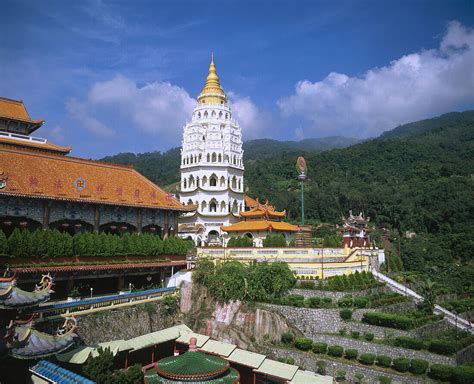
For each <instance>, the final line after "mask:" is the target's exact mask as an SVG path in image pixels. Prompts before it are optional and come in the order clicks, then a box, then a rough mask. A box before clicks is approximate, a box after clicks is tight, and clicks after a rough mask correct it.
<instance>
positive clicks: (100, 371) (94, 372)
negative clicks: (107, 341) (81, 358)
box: [82, 348, 114, 383]
mask: <svg viewBox="0 0 474 384" xmlns="http://www.w3.org/2000/svg"><path fill="white" fill-rule="evenodd" d="M97 352H98V355H97V356H96V357H92V358H89V359H88V360H87V363H86V364H85V365H84V366H83V367H82V373H83V374H84V375H85V376H87V377H88V378H89V379H91V380H93V381H95V382H97V383H108V382H109V380H110V376H111V375H112V373H113V370H114V355H113V354H112V352H111V351H110V348H106V349H102V348H99V349H98V350H97Z"/></svg>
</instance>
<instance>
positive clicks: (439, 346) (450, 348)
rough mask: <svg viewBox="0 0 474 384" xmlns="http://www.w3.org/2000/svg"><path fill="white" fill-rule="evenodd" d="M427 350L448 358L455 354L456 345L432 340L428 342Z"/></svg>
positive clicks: (450, 342) (451, 342)
mask: <svg viewBox="0 0 474 384" xmlns="http://www.w3.org/2000/svg"><path fill="white" fill-rule="evenodd" d="M428 350H429V351H430V352H434V353H438V354H440V355H446V356H449V355H452V354H453V353H455V352H456V343H455V342H454V341H450V340H437V339H433V340H430V344H429V347H428Z"/></svg>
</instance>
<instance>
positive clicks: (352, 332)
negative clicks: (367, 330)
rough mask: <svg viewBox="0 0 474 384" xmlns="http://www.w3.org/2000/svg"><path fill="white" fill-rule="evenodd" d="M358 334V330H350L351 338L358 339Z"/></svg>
mask: <svg viewBox="0 0 474 384" xmlns="http://www.w3.org/2000/svg"><path fill="white" fill-rule="evenodd" d="M359 336H360V332H358V331H351V337H352V338H353V339H358V338H359Z"/></svg>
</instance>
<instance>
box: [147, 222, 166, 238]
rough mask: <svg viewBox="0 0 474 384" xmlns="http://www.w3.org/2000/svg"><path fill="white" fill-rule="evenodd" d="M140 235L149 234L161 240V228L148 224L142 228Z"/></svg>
mask: <svg viewBox="0 0 474 384" xmlns="http://www.w3.org/2000/svg"><path fill="white" fill-rule="evenodd" d="M142 233H150V234H152V235H157V236H160V237H161V238H163V228H162V227H160V226H159V225H156V224H150V225H147V226H145V227H143V228H142Z"/></svg>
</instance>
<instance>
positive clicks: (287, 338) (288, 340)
mask: <svg viewBox="0 0 474 384" xmlns="http://www.w3.org/2000/svg"><path fill="white" fill-rule="evenodd" d="M294 339H295V337H294V336H293V334H292V333H290V332H285V333H283V334H282V335H281V341H282V342H283V343H284V344H292V343H293V341H294Z"/></svg>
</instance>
